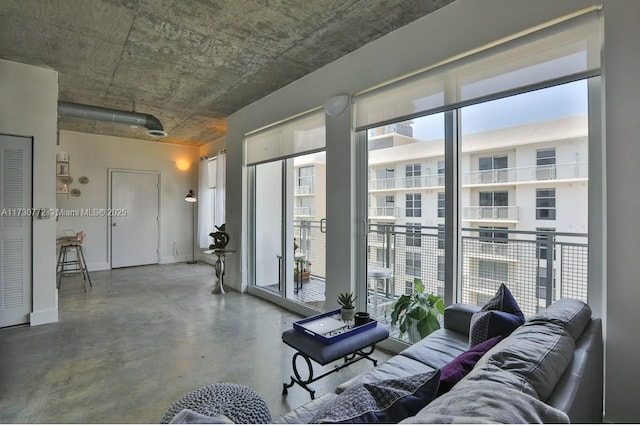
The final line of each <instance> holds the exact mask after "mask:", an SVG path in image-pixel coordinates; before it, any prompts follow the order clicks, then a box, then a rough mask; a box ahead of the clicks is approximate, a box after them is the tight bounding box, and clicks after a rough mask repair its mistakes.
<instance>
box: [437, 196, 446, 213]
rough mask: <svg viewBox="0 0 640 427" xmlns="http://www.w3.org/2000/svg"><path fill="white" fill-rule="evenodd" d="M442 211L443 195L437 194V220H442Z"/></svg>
mask: <svg viewBox="0 0 640 427" xmlns="http://www.w3.org/2000/svg"><path fill="white" fill-rule="evenodd" d="M444 209H445V204H444V193H443V192H440V193H438V218H444V213H445V212H444Z"/></svg>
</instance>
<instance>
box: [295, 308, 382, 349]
mask: <svg viewBox="0 0 640 427" xmlns="http://www.w3.org/2000/svg"><path fill="white" fill-rule="evenodd" d="M377 324H378V322H376V321H375V320H374V319H370V320H369V322H367V323H365V324H363V325H360V326H359V325H356V324H354V322H353V321H343V320H342V313H341V310H340V309H337V310H333V311H329V312H327V313H322V314H318V315H317V316H312V317H307V318H306V319H302V320H298V321H297V322H293V329H295V330H297V331H299V332H304V333H305V334H307V335H310V336H311V337H313V338H315V339H316V340H318V341H321V342H323V343H325V344H333V343H334V342H337V341H341V340H343V339H345V338H348V337H350V336H353V335H355V334H358V333H360V332H364V331H366V330H368V329H371V328H375V327H376V326H377Z"/></svg>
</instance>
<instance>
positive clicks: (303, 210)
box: [293, 206, 315, 216]
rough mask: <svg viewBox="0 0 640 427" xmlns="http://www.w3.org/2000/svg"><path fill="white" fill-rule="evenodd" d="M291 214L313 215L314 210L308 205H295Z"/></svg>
mask: <svg viewBox="0 0 640 427" xmlns="http://www.w3.org/2000/svg"><path fill="white" fill-rule="evenodd" d="M293 215H294V216H313V215H315V212H314V210H313V209H311V208H310V207H306V206H296V207H294V208H293Z"/></svg>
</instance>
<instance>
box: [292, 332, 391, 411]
mask: <svg viewBox="0 0 640 427" xmlns="http://www.w3.org/2000/svg"><path fill="white" fill-rule="evenodd" d="M388 337H389V330H388V329H387V328H386V327H384V326H383V325H380V324H377V325H376V327H375V328H371V329H367V330H364V331H362V332H358V333H356V334H354V335H351V336H349V337H346V338H344V339H343V340H340V341H337V342H334V343H330V344H325V343H323V342H321V341H319V340H317V339H316V338H313V337H312V336H310V335H308V334H306V333H304V332H301V331H297V330H295V329H289V330H287V331H285V332H284V333H283V334H282V341H283V342H284V343H285V344H287V345H288V346H290V347H292V348H293V349H295V350H297V351H296V353H295V354H294V355H293V358H292V359H291V365H292V366H293V374H294V375H292V376H291V381H290V382H289V383H283V384H282V394H284V395H286V394H287V393H288V389H289V388H290V387H293V385H294V384H298V385H299V386H300V387H302V388H304V389H305V390H307V391H308V392H309V395H310V396H311V399H315V394H316V392H315V390H313V389H312V388H310V387H309V384H311V383H313V382H315V381H317V380H319V379H321V378H324V377H326V376H327V375H329V374H332V373H334V372H338V371H339V370H340V369H342V368H344V367H347V366H349V365H351V364H352V363H355V362H357V361H358V360H362V359H367V360H370V361H371V362H373V366H377V365H378V361H377V360H376V359H374V358H372V357H371V354H372V353H373V351H374V350H375V347H376V343H378V342H380V341H383V340H385V339H387V338H388ZM299 358H302V360H304V362H306V365H307V369H308V371H309V375H308V377H307V378H303V377H302V375H300V372H299V370H298V367H297V361H298V359H299ZM343 358H344V361H343V363H342V364H341V365H336V366H334V368H333V369H331V370H329V371H326V372H323V373H322V374H320V375H318V376H314V372H313V365H312V363H311V361H312V360H313V361H314V362H316V363H318V364H320V365H322V366H325V365H327V364H329V363H331V362H334V361H336V360H339V359H343Z"/></svg>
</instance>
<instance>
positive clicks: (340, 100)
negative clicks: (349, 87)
mask: <svg viewBox="0 0 640 427" xmlns="http://www.w3.org/2000/svg"><path fill="white" fill-rule="evenodd" d="M350 99H351V98H350V97H349V95H336V96H334V97H331V98H329V99H327V100H326V101H325V102H324V111H325V112H326V113H327V115H328V116H329V117H338V116H339V115H340V114H342V113H344V112H345V111H346V110H347V106H348V105H349V100H350Z"/></svg>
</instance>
